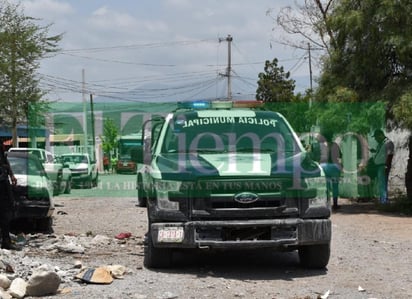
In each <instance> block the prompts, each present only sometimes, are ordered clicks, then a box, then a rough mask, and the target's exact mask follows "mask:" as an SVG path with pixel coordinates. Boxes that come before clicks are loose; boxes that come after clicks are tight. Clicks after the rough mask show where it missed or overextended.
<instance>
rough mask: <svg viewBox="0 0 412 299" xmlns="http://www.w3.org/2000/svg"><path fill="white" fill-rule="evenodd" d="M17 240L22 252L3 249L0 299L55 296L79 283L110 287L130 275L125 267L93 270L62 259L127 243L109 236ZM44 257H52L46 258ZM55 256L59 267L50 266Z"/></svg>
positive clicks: (0, 265)
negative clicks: (110, 284)
mask: <svg viewBox="0 0 412 299" xmlns="http://www.w3.org/2000/svg"><path fill="white" fill-rule="evenodd" d="M14 240H15V242H16V244H17V245H20V246H22V250H21V251H10V250H6V249H1V250H0V299H11V298H24V297H26V296H34V297H39V296H46V295H55V294H59V293H62V291H63V290H64V291H66V290H67V287H68V286H69V287H70V285H71V284H75V283H79V282H80V283H94V284H99V283H100V284H109V283H111V282H112V281H113V279H121V278H123V276H124V274H126V273H127V272H128V271H127V269H126V267H124V266H122V265H103V266H99V267H96V268H93V267H90V266H89V267H86V266H84V265H83V262H82V261H81V260H78V259H77V260H74V261H73V260H72V259H71V258H69V262H67V259H66V260H65V261H63V260H62V259H61V258H60V257H61V256H62V255H65V256H69V257H71V256H79V255H80V256H81V255H83V254H84V253H85V252H86V251H87V250H92V249H93V248H100V249H101V248H102V247H104V246H109V247H108V248H109V249H108V250H110V248H111V246H119V245H121V244H122V243H123V242H124V241H119V240H116V239H114V238H109V237H107V236H103V235H96V236H90V235H80V236H73V235H63V236H57V235H53V234H51V235H44V234H33V235H25V236H21V235H20V236H15V238H14ZM45 255H46V256H48V257H49V258H48V259H47V258H44V256H45ZM53 256H55V257H56V258H55V261H56V263H59V265H51V264H50V260H53V259H50V257H53ZM45 261H46V262H45ZM90 273H92V274H94V275H91V274H90ZM62 286H63V287H62Z"/></svg>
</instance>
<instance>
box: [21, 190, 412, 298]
mask: <svg viewBox="0 0 412 299" xmlns="http://www.w3.org/2000/svg"><path fill="white" fill-rule="evenodd" d="M55 200H56V210H55V213H54V224H53V229H54V234H55V235H54V237H59V236H63V235H69V236H81V235H88V236H89V238H90V240H91V238H93V236H96V235H104V236H108V237H109V238H110V242H109V243H108V244H102V245H101V246H91V247H86V248H85V252H84V253H62V252H56V251H48V250H41V249H39V248H30V249H25V250H24V251H23V252H24V253H19V254H26V255H27V256H30V257H31V258H36V259H38V260H39V261H40V263H46V264H49V265H52V266H53V267H55V269H59V270H62V271H73V266H74V264H75V263H76V261H81V263H82V265H83V266H84V267H92V268H93V267H99V266H102V265H123V266H126V267H127V274H126V275H125V276H124V278H123V279H115V280H114V281H113V282H112V283H111V284H108V285H101V284H86V283H81V282H79V281H77V280H74V279H72V277H69V279H67V278H66V279H65V280H64V281H63V282H62V284H61V286H60V291H59V294H57V295H54V296H49V297H45V298H68V299H69V298H70V299H71V298H91V299H93V298H96V299H97V298H99V299H102V298H107V299H109V298H113V299H114V298H116V299H117V298H122V299H123V298H131V299H138V298H139V299H142V298H164V299H166V298H168V299H171V298H294V299H303V298H305V299H308V298H411V297H412V288H411V287H410V286H411V285H412V236H411V231H412V218H411V217H403V216H399V215H393V214H384V213H381V212H379V211H377V210H376V207H375V206H374V204H373V203H357V202H350V201H347V200H344V199H341V200H340V202H341V204H342V208H341V209H340V210H338V212H336V213H333V215H332V228H333V239H332V253H331V259H330V262H329V265H328V267H327V269H325V270H307V269H303V268H301V267H300V266H299V263H298V256H297V253H295V252H293V253H276V252H272V251H269V250H254V251H246V252H244V251H235V252H223V253H214V254H211V253H202V254H189V255H184V256H183V255H176V256H175V266H174V267H173V268H172V269H168V270H156V271H154V270H148V269H146V268H144V267H143V238H144V233H145V232H146V221H147V220H146V210H145V209H144V208H138V207H136V205H135V203H136V202H135V199H134V198H133V197H118V198H113V197H95V198H91V197H79V196H75V195H74V194H73V193H72V195H70V196H64V197H56V198H55ZM122 232H130V233H131V235H132V236H131V237H130V238H127V239H124V240H117V239H116V238H115V236H116V235H118V234H119V233H122ZM51 237H52V236H49V237H46V238H51Z"/></svg>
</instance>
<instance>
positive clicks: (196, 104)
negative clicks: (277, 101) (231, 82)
mask: <svg viewBox="0 0 412 299" xmlns="http://www.w3.org/2000/svg"><path fill="white" fill-rule="evenodd" d="M262 106H263V102H262V101H253V100H252V101H227V100H226V101H224V100H221V101H218V100H214V101H206V100H205V101H193V102H177V108H179V109H195V110H201V109H231V108H259V107H262Z"/></svg>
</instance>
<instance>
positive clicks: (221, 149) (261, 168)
mask: <svg viewBox="0 0 412 299" xmlns="http://www.w3.org/2000/svg"><path fill="white" fill-rule="evenodd" d="M190 105H191V104H190V103H183V105H182V106H181V107H180V108H179V109H177V110H176V111H175V112H173V113H170V114H169V115H167V116H166V117H165V118H164V119H163V120H162V121H160V122H159V120H158V119H157V120H156V121H153V122H148V123H147V124H146V125H145V127H144V136H143V140H144V141H145V146H144V149H145V150H144V151H143V152H142V153H139V155H138V158H137V159H138V162H139V163H144V164H145V167H143V168H142V170H141V172H140V173H138V181H137V184H138V188H139V192H138V194H139V196H140V197H141V198H140V199H139V201H140V202H145V203H146V204H147V209H148V218H149V227H148V233H147V237H146V244H145V258H144V263H145V266H146V267H167V266H170V265H171V263H172V254H173V251H175V250H188V249H198V250H212V249H256V248H273V249H275V250H283V251H284V250H286V251H293V250H297V251H298V252H299V258H300V262H301V264H302V265H303V266H305V267H309V268H324V267H325V266H326V265H327V264H328V261H329V257H330V242H331V221H330V214H331V212H330V211H331V210H330V200H329V197H328V194H327V190H326V180H325V176H324V173H323V171H322V169H321V167H320V166H319V164H317V163H316V162H314V161H313V160H312V159H311V157H310V155H309V154H308V153H307V152H306V151H305V149H304V148H303V146H302V144H301V143H300V140H299V138H298V137H297V135H296V134H295V133H294V131H293V130H292V128H291V127H290V125H289V124H288V122H287V121H286V120H285V118H284V117H283V116H282V115H280V114H278V113H276V112H272V111H266V110H262V109H260V108H258V107H255V106H256V102H254V103H253V104H252V105H251V106H252V107H248V105H247V103H246V102H240V103H237V102H233V103H232V102H230V101H224V102H205V103H199V102H195V103H193V106H190ZM150 125H151V126H150Z"/></svg>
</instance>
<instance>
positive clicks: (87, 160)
mask: <svg viewBox="0 0 412 299" xmlns="http://www.w3.org/2000/svg"><path fill="white" fill-rule="evenodd" d="M61 158H62V160H63V165H64V166H65V167H66V166H67V167H69V169H70V171H71V173H72V183H73V185H77V186H80V187H85V188H92V187H93V186H94V187H95V186H97V183H98V180H99V173H98V171H97V166H96V161H94V160H92V159H91V157H90V155H89V154H82V153H71V154H63V155H61Z"/></svg>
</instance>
